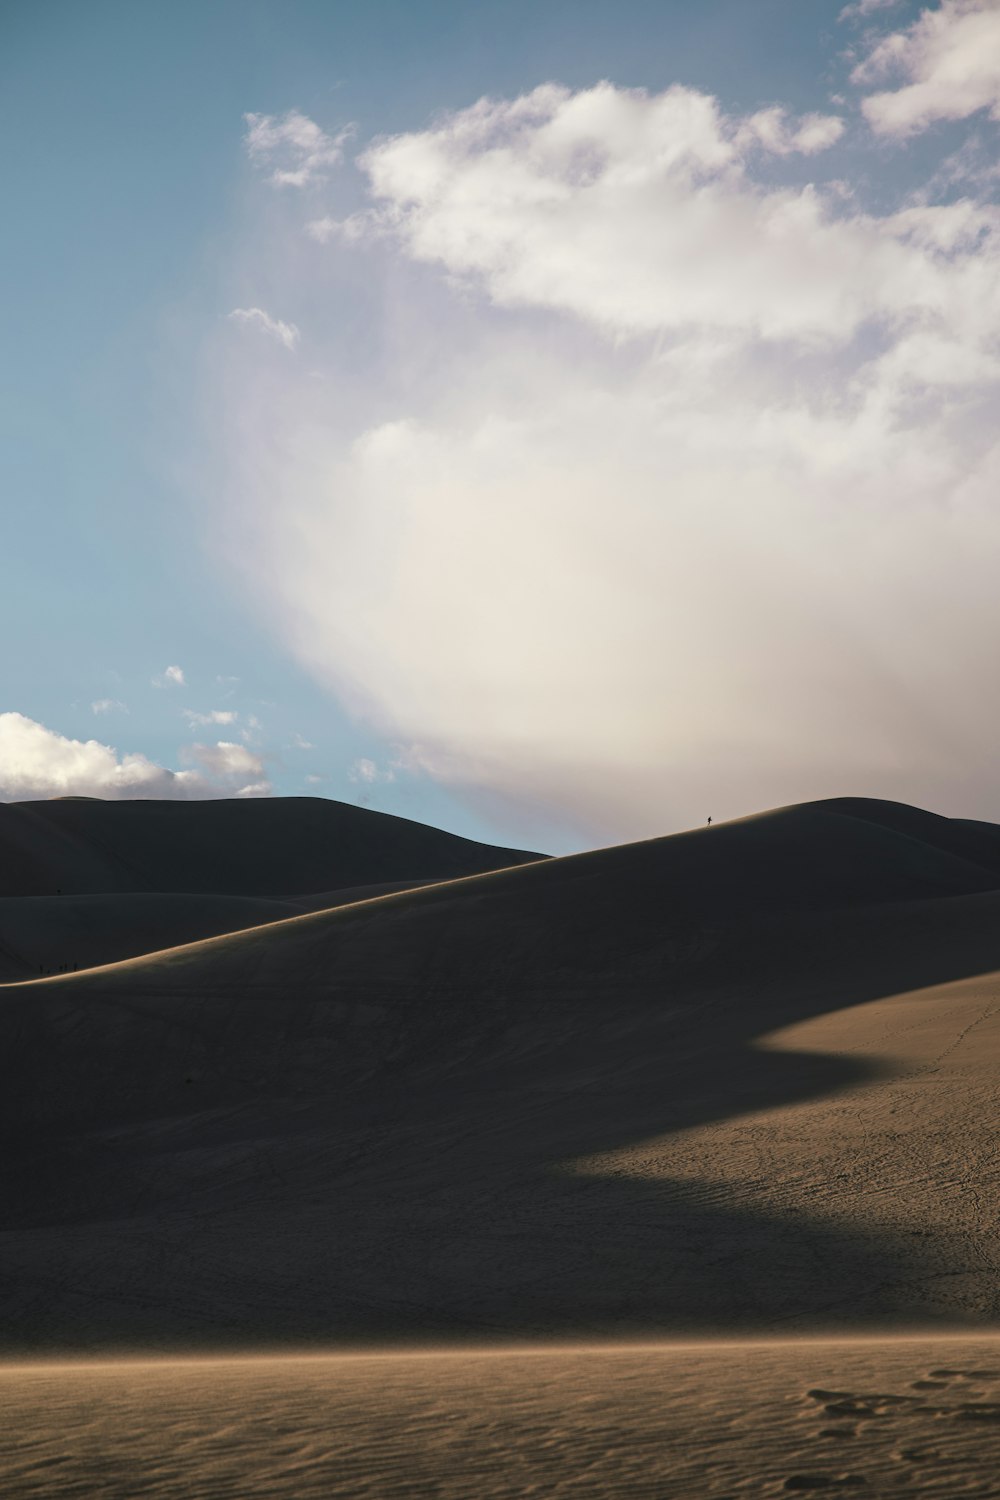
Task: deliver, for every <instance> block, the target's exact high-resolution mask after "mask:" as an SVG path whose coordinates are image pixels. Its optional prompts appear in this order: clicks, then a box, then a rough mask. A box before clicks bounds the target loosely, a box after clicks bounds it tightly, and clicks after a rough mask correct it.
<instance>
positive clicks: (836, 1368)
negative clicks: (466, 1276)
mask: <svg viewBox="0 0 1000 1500" xmlns="http://www.w3.org/2000/svg"><path fill="white" fill-rule="evenodd" d="M0 1396H2V1399H3V1404H4V1411H5V1414H6V1417H7V1421H6V1423H5V1424H4V1429H3V1431H2V1432H0V1472H2V1473H3V1475H4V1494H5V1495H7V1496H10V1497H11V1500H24V1497H28V1496H37V1497H40V1496H44V1497H46V1500H62V1497H64V1496H65V1497H67V1500H68V1497H70V1496H79V1495H81V1494H90V1493H99V1494H101V1495H102V1496H105V1497H107V1500H119V1497H120V1500H126V1497H127V1500H131V1497H132V1496H133V1495H135V1494H136V1491H137V1486H140V1485H141V1492H142V1494H144V1495H149V1496H152V1497H154V1500H168V1497H169V1500H178V1497H181V1496H188V1495H199V1496H200V1495H206V1496H207V1495H210V1496H213V1497H214V1496H220V1497H221V1496H232V1497H234V1500H236V1497H251V1496H262V1497H265V1496H266V1497H267V1500H276V1497H288V1500H314V1497H315V1500H320V1497H322V1500H332V1497H339V1500H357V1497H358V1496H362V1495H364V1496H372V1497H376V1496H377V1497H379V1500H393V1497H398V1500H411V1497H413V1496H415V1495H434V1496H437V1497H440V1500H522V1497H524V1496H526V1495H547V1496H549V1495H551V1496H573V1497H575V1500H640V1497H641V1500H735V1497H736V1496H741V1497H742V1496H746V1497H750V1496H753V1497H756V1500H766V1497H787V1496H788V1495H791V1494H799V1495H802V1494H805V1495H810V1494H813V1495H815V1494H831V1493H832V1494H835V1495H845V1494H846V1495H859V1496H860V1495H863V1496H866V1497H882V1496H884V1497H889V1496H892V1497H894V1500H910V1497H915V1496H938V1497H940V1500H957V1497H959V1496H969V1497H973V1496H978V1497H981V1500H989V1497H993V1500H995V1496H996V1494H997V1481H996V1475H997V1472H998V1471H1000V1422H998V1417H1000V1347H998V1341H997V1339H995V1338H993V1339H950V1340H947V1341H937V1340H933V1341H932V1340H927V1339H902V1340H898V1341H897V1340H892V1341H880V1342H874V1343H864V1342H858V1343H821V1342H803V1343H801V1344H798V1345H795V1344H791V1345H790V1344H787V1343H786V1344H783V1345H782V1344H772V1345H768V1344H764V1345H756V1346H755V1345H740V1344H736V1345H729V1346H727V1345H715V1346H713V1345H702V1346H698V1345H693V1346H687V1347H684V1346H676V1345H675V1346H671V1345H663V1346H660V1347H656V1346H653V1347H647V1348H631V1349H630V1348H615V1347H611V1348H605V1349H579V1350H572V1349H569V1350H567V1349H531V1348H528V1349H519V1350H512V1351H510V1352H507V1353H499V1354H498V1353H492V1352H484V1353H478V1352H477V1353H458V1354H450V1355H440V1354H429V1355H410V1356H405V1357H402V1358H400V1357H397V1356H393V1355H392V1354H383V1355H379V1356H375V1357H369V1358H361V1359H358V1358H351V1357H350V1356H348V1357H346V1358H336V1357H334V1358H315V1359H270V1360H269V1359H252V1360H246V1361H241V1362H236V1361H231V1362H223V1361H218V1362H217V1361H211V1362H205V1363H200V1364H199V1363H187V1364H170V1363H161V1364H155V1363H149V1364H145V1365H131V1364H119V1365H115V1364H112V1363H109V1364H106V1365H103V1366H102V1365H91V1366H83V1367H77V1368H73V1367H72V1366H63V1367H62V1368H59V1367H54V1368H53V1367H49V1368H46V1367H45V1366H36V1367H35V1368H27V1369H26V1368H23V1367H22V1368H21V1369H7V1370H3V1369H0Z"/></svg>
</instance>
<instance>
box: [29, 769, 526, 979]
mask: <svg viewBox="0 0 1000 1500" xmlns="http://www.w3.org/2000/svg"><path fill="white" fill-rule="evenodd" d="M538 857H539V856H536V855H532V854H526V853H524V852H523V851H520V850H516V849H495V848H492V847H490V846H487V845H484V844H476V843H473V842H472V841H471V840H469V839H462V838H456V837H454V836H453V835H451V834H447V833H442V832H441V831H440V830H439V829H436V828H428V827H425V826H424V825H423V824H420V823H411V822H408V821H407V820H406V819H403V818H395V817H390V816H388V815H387V814H384V813H377V812H370V811H366V810H363V809H361V808H357V807H350V806H347V805H346V804H344V803H337V802H330V801H328V800H326V799H323V798H318V797H292V798H285V799H282V800H281V801H277V800H275V801H260V802H256V801H240V800H238V799H237V800H233V801H228V802H227V801H222V802H209V803H205V802H200V803H190V804H183V803H180V804H178V803H174V802H141V801H140V802H102V801H99V800H97V799H93V798H63V799H56V800H54V801H51V802H22V803H14V804H7V805H5V804H0V982H5V981H9V980H12V979H27V978H37V977H38V976H39V975H40V974H51V973H58V972H61V971H63V970H67V969H79V968H89V967H91V966H93V965H95V964H105V963H112V962H114V961H115V960H117V959H124V958H133V957H135V956H136V955H137V954H140V953H150V952H154V951H159V950H161V949H164V948H173V947H177V946H178V945H180V944H184V943H190V942H194V941H196V940H198V939H200V938H204V937H210V936H213V935H215V934H217V933H222V932H235V931H239V930H242V929H244V928H247V927H253V926H256V925H258V924H259V923H261V922H272V921H277V920H278V919H280V918H282V917H289V916H294V915H296V914H298V913H299V912H302V911H307V910H308V911H319V910H325V909H328V908H330V907H333V906H340V905H342V904H344V903H345V902H347V901H357V900H364V899H366V898H369V897H371V896H374V895H378V894H380V893H383V892H385V891H394V890H401V889H405V888H407V887H409V886H412V885H419V884H422V883H424V882H426V881H427V880H429V879H430V880H432V879H442V878H448V877H452V876H456V875H465V874H472V873H475V872H477V871H480V870H492V869H496V868H498V867H500V866H505V865H512V864H519V863H523V862H525V861H527V860H531V859H535V858H538Z"/></svg>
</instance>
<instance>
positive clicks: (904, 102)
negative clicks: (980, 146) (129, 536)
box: [852, 0, 1000, 138]
mask: <svg viewBox="0 0 1000 1500" xmlns="http://www.w3.org/2000/svg"><path fill="white" fill-rule="evenodd" d="M890 77H895V78H898V79H899V80H901V82H900V83H899V85H898V86H897V87H895V88H890V89H884V90H881V91H880V92H878V93H874V94H869V95H868V97H867V98H865V99H864V100H863V101H862V105H861V107H862V109H863V110H864V113H865V116H866V118H867V120H868V123H869V124H870V125H871V127H872V129H873V130H875V131H876V132H877V133H878V134H880V135H888V136H896V137H899V138H905V137H907V136H911V135H916V134H917V133H918V132H920V131H922V130H926V129H927V127H928V126H929V125H931V124H933V123H934V121H936V120H965V119H967V118H968V117H969V116H970V115H974V114H977V113H978V112H979V111H981V110H988V111H989V114H990V117H991V119H994V120H1000V6H998V5H997V3H996V0H942V4H941V5H940V6H939V7H937V8H936V9H930V8H927V9H926V10H922V11H921V13H920V15H919V16H918V18H917V19H916V20H915V21H914V22H913V24H912V25H911V26H909V27H907V28H906V30H904V31H894V32H892V33H891V34H890V35H889V36H885V37H882V38H881V39H880V40H879V41H878V42H877V43H876V44H875V46H874V47H873V48H872V50H871V51H870V52H869V54H868V56H867V57H866V58H864V59H863V60H862V61H861V62H860V63H859V64H858V66H857V67H856V68H855V70H854V73H853V74H852V80H853V82H854V83H855V84H858V85H861V86H864V85H870V84H872V83H876V82H879V81H881V80H883V79H885V78H890Z"/></svg>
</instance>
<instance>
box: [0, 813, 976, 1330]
mask: <svg viewBox="0 0 1000 1500" xmlns="http://www.w3.org/2000/svg"><path fill="white" fill-rule="evenodd" d="M998 853H1000V835H998V833H997V830H994V829H992V828H991V827H990V826H988V825H967V824H956V823H954V822H950V821H949V820H946V819H940V818H935V817H933V816H932V815H930V814H923V813H920V812H918V811H917V810H915V809H908V808H902V807H898V806H895V805H892V804H884V803H873V802H863V801H838V802H831V803H818V804H809V805H806V806H803V807H797V808H786V809H781V810H779V811H777V812H774V813H769V814H766V815H762V816H760V817H757V818H752V819H746V820H743V821H741V822H738V823H734V824H729V825H723V826H721V827H717V828H712V829H710V830H699V831H697V832H695V833H690V834H683V835H678V836H675V837H672V838H667V839H659V840H652V841H649V842H647V843H642V844H636V845H630V846H624V847H622V848H615V849H608V850H600V851H596V852H593V853H590V854H585V855H578V856H573V857H569V858H565V859H559V860H548V861H540V862H537V863H534V864H528V865H524V866H522V867H520V868H513V869H505V870H500V871H496V872H493V873H488V874H484V875H479V876H472V877H468V878H464V879H458V880H455V881H453V882H450V883H443V884H436V885H430V886H426V887H424V888H422V889H419V890H408V891H404V892H401V893H399V894H395V895H387V896H385V897H383V898H381V899H376V900H372V901H367V902H363V903H361V904H357V905H350V906H346V907H343V908H341V909H340V910H335V911H329V912H319V913H316V914H311V915H306V916H302V917H298V918H294V919H292V920H288V921H282V922H279V923H278V924H276V925H272V926H266V927H259V928H256V929H254V930H251V931H247V932H242V933H239V934H235V935H231V936H226V937H219V938H214V939H209V940H207V941H205V942H203V943H199V944H195V945H192V946H188V947H183V948H176V949H173V950H171V951H168V952H165V953H160V954H153V955H149V956H147V957H145V958H142V959H137V960H134V961H132V962H129V963H124V964H120V965H116V966H114V967H109V968H105V969H100V970H94V971H92V972H90V973H88V974H79V975H72V976H68V977H66V978H60V979H52V980H41V981H38V982H36V983H33V984H20V985H13V986H9V987H7V988H6V989H4V990H3V991H2V993H0V1115H2V1120H3V1128H4V1152H3V1157H2V1161H3V1168H2V1170H3V1174H4V1181H3V1183H2V1184H0V1187H2V1191H3V1196H4V1202H5V1203H6V1204H7V1205H8V1210H9V1212H8V1216H7V1226H6V1227H7V1233H6V1234H5V1236H4V1237H3V1242H2V1245H0V1290H2V1294H3V1297H4V1306H5V1308H6V1310H7V1315H6V1320H5V1324H4V1330H3V1338H4V1339H5V1341H6V1344H7V1346H8V1347H9V1348H31V1347H51V1346H52V1345H54V1344H62V1345H63V1346H70V1347H72V1346H88V1347H93V1346H98V1345H109V1344H110V1345H115V1344H117V1345H129V1344H131V1345H133V1346H134V1345H144V1344H146V1345H148V1344H151V1343H152V1344H165V1345H174V1346H176V1345H178V1344H203V1345H204V1344H213V1343H219V1342H223V1343H226V1342H228V1343H232V1344H240V1343H242V1344H251V1345H259V1344H261V1343H268V1342H271V1343H274V1342H279V1343H280V1342H301V1341H318V1342H331V1341H354V1340H372V1339H374V1340H378V1339H399V1338H414V1339H416V1338H423V1339H426V1338H428V1337H432V1338H448V1337H471V1338H477V1339H482V1338H483V1337H484V1336H488V1337H494V1336H498V1335H523V1334H545V1335H551V1334H567V1333H578V1332H579V1333H602V1334H603V1333H614V1334H619V1335H620V1334H635V1333H653V1332H666V1331H675V1330H678V1329H682V1328H683V1329H712V1328H714V1329H719V1328H725V1329H740V1328H742V1329H747V1328H751V1327H753V1328H775V1327H782V1328H788V1327H792V1328H810V1327H817V1326H831V1325H833V1326H840V1325H843V1324H848V1325H850V1324H854V1325H857V1324H865V1323H868V1324H871V1323H876V1324H883V1323H892V1322H895V1323H899V1322H903V1323H906V1324H909V1325H912V1324H914V1323H919V1322H922V1321H923V1322H925V1323H926V1322H934V1321H935V1320H941V1319H943V1320H946V1321H950V1322H952V1323H954V1322H956V1321H962V1320H972V1321H982V1320H987V1321H988V1320H995V1319H996V1318H997V1317H1000V1293H998V1291H997V1287H998V1285H1000V1279H998V1277H997V1274H996V1273H997V1267H996V1266H995V1265H994V1263H993V1262H994V1258H995V1250H994V1249H993V1248H991V1247H992V1246H993V1245H995V1241H996V1235H995V1230H996V1228H997V1227H998V1221H1000V1190H998V1186H997V1178H996V1172H995V1166H994V1164H993V1151H992V1142H991V1138H990V1137H989V1133H988V1131H987V1130H986V1129H985V1128H984V1126H983V1123H982V1122H983V1121H984V1120H989V1119H991V1118H992V1117H993V1115H994V1113H995V1108H996V1104H997V1094H998V1090H1000V1085H998V1083H997V1081H996V1080H997V1078H998V1076H1000V985H998V982H997V979H996V977H995V974H994V971H997V970H1000V890H998V887H1000V874H998V869H1000V859H998ZM930 987H936V988H930Z"/></svg>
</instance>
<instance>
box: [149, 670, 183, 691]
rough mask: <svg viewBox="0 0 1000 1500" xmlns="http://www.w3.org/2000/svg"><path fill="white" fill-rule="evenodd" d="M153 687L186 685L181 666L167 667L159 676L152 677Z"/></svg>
mask: <svg viewBox="0 0 1000 1500" xmlns="http://www.w3.org/2000/svg"><path fill="white" fill-rule="evenodd" d="M150 682H151V683H152V685H153V687H186V686H187V684H186V682H185V680H184V673H183V671H182V670H181V668H180V667H167V668H166V669H165V670H164V671H163V672H161V673H160V676H159V677H151V678H150Z"/></svg>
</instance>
